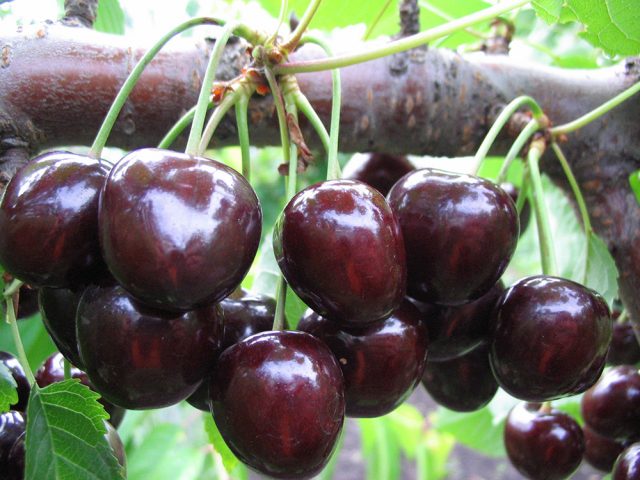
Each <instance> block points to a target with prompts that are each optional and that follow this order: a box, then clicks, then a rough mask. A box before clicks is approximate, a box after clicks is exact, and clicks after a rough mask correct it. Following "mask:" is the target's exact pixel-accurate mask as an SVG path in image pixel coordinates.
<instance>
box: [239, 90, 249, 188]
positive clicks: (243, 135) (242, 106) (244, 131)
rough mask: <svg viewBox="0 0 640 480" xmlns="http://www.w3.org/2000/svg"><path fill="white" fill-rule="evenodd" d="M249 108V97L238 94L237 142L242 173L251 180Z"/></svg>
mask: <svg viewBox="0 0 640 480" xmlns="http://www.w3.org/2000/svg"><path fill="white" fill-rule="evenodd" d="M248 110H249V97H248V96H244V95H242V96H240V98H239V99H238V101H237V103H236V124H237V126H238V142H239V143H240V152H241V155H242V175H243V176H244V178H246V179H247V182H250V181H251V142H250V140H249V120H248V118H247V112H248Z"/></svg>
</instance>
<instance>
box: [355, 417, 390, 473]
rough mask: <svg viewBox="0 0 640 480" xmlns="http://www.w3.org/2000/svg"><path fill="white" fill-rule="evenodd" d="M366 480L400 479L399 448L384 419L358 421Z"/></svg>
mask: <svg viewBox="0 0 640 480" xmlns="http://www.w3.org/2000/svg"><path fill="white" fill-rule="evenodd" d="M358 424H359V426H360V434H361V437H362V453H363V455H364V458H365V461H366V463H367V479H369V480H393V479H396V478H399V477H400V447H399V445H398V443H397V442H395V441H394V438H393V434H392V433H391V431H390V430H389V427H388V425H387V422H386V419H385V417H380V418H362V419H358Z"/></svg>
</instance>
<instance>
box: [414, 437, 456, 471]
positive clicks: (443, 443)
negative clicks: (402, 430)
mask: <svg viewBox="0 0 640 480" xmlns="http://www.w3.org/2000/svg"><path fill="white" fill-rule="evenodd" d="M455 443H456V442H455V439H454V437H453V436H452V435H449V434H446V433H441V432H438V431H437V430H433V429H432V430H429V431H428V432H427V433H426V434H425V435H424V438H423V440H422V442H421V443H420V444H419V445H418V449H417V453H416V470H417V471H418V478H425V479H427V478H428V479H429V480H440V479H442V478H446V477H447V473H448V472H447V461H448V460H449V456H450V455H451V451H452V450H453V447H454V446H455Z"/></svg>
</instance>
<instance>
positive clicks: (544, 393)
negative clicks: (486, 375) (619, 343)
mask: <svg viewBox="0 0 640 480" xmlns="http://www.w3.org/2000/svg"><path fill="white" fill-rule="evenodd" d="M610 340H611V319H610V316H609V307H608V306H607V304H606V302H605V301H604V300H603V298H602V297H601V296H600V295H598V294H597V293H596V292H594V291H593V290H590V289H588V288H587V287H584V286H582V285H580V284H578V283H576V282H573V281H571V280H566V279H562V278H557V277H551V276H547V275H538V276H533V277H527V278H524V279H522V280H520V281H518V282H516V283H515V284H514V285H512V286H511V287H510V288H508V289H507V290H505V292H504V293H503V294H502V296H501V297H500V299H498V303H497V305H496V309H495V310H494V315H493V319H492V334H491V349H490V356H489V358H490V361H491V367H492V369H493V373H494V375H495V376H496V379H497V381H498V384H499V385H500V386H501V387H502V388H503V389H504V390H506V391H507V392H508V393H509V394H511V395H512V396H514V397H516V398H519V399H521V400H528V401H547V400H552V399H555V398H560V397H564V396H568V395H575V394H577V393H581V392H584V391H585V390H586V389H587V388H589V387H590V386H591V385H593V384H594V383H595V382H596V380H597V379H598V377H599V376H600V374H601V373H602V370H603V368H604V361H605V357H606V354H607V349H608V348H609V342H610Z"/></svg>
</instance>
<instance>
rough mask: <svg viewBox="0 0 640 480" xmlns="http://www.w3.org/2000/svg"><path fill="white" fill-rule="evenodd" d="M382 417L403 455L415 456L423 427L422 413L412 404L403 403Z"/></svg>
mask: <svg viewBox="0 0 640 480" xmlns="http://www.w3.org/2000/svg"><path fill="white" fill-rule="evenodd" d="M384 418H385V421H386V423H387V426H388V428H389V430H390V431H391V433H392V434H393V436H394V438H395V440H396V442H398V445H400V448H401V449H402V452H403V453H404V455H405V456H406V457H407V458H415V456H416V453H417V451H418V447H419V445H420V443H421V442H422V436H423V435H422V434H423V431H424V427H425V418H424V416H423V415H422V413H420V411H419V410H418V409H417V408H416V407H414V406H413V405H409V404H408V403H403V404H402V405H400V406H399V407H398V408H396V409H395V410H394V411H393V412H391V413H390V414H388V415H387V416H386V417H384Z"/></svg>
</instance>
